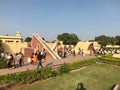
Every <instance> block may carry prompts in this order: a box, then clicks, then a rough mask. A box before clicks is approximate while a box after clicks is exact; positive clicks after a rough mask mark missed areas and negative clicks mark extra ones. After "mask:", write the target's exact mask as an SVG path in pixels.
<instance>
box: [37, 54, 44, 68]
mask: <svg viewBox="0 0 120 90" xmlns="http://www.w3.org/2000/svg"><path fill="white" fill-rule="evenodd" d="M37 58H38V64H37V68H39V66H41V67H43V66H42V62H41V60H42V58H43V55H41V52H39V53H38V54H37Z"/></svg>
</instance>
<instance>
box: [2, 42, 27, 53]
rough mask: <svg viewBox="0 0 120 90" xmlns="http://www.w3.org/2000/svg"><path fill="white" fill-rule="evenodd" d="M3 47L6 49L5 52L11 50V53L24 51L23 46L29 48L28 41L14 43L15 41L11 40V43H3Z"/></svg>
mask: <svg viewBox="0 0 120 90" xmlns="http://www.w3.org/2000/svg"><path fill="white" fill-rule="evenodd" d="M2 47H3V49H4V52H9V53H18V52H20V51H23V50H22V49H23V48H27V43H26V42H23V43H14V42H11V43H10V42H9V43H2Z"/></svg>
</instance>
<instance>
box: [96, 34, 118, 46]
mask: <svg viewBox="0 0 120 90" xmlns="http://www.w3.org/2000/svg"><path fill="white" fill-rule="evenodd" d="M95 41H97V42H98V43H99V44H101V45H102V46H106V45H109V44H111V45H120V36H116V37H110V36H105V35H101V36H97V37H95Z"/></svg>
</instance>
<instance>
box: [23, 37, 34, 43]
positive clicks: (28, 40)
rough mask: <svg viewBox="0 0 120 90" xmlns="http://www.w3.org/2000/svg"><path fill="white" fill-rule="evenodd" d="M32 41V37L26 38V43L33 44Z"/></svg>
mask: <svg viewBox="0 0 120 90" xmlns="http://www.w3.org/2000/svg"><path fill="white" fill-rule="evenodd" d="M31 40H32V38H31V37H27V38H25V40H24V41H25V42H31Z"/></svg>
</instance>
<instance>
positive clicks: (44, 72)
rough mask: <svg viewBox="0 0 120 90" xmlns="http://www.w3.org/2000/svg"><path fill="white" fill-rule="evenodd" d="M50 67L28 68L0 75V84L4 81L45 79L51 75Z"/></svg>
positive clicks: (26, 81) (22, 81) (29, 81)
mask: <svg viewBox="0 0 120 90" xmlns="http://www.w3.org/2000/svg"><path fill="white" fill-rule="evenodd" d="M51 70H52V68H51V67H45V68H42V69H35V70H28V71H24V72H18V73H14V74H6V75H1V76H0V84H5V83H32V82H34V81H37V80H42V79H46V78H49V77H51V76H52V72H51Z"/></svg>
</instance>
